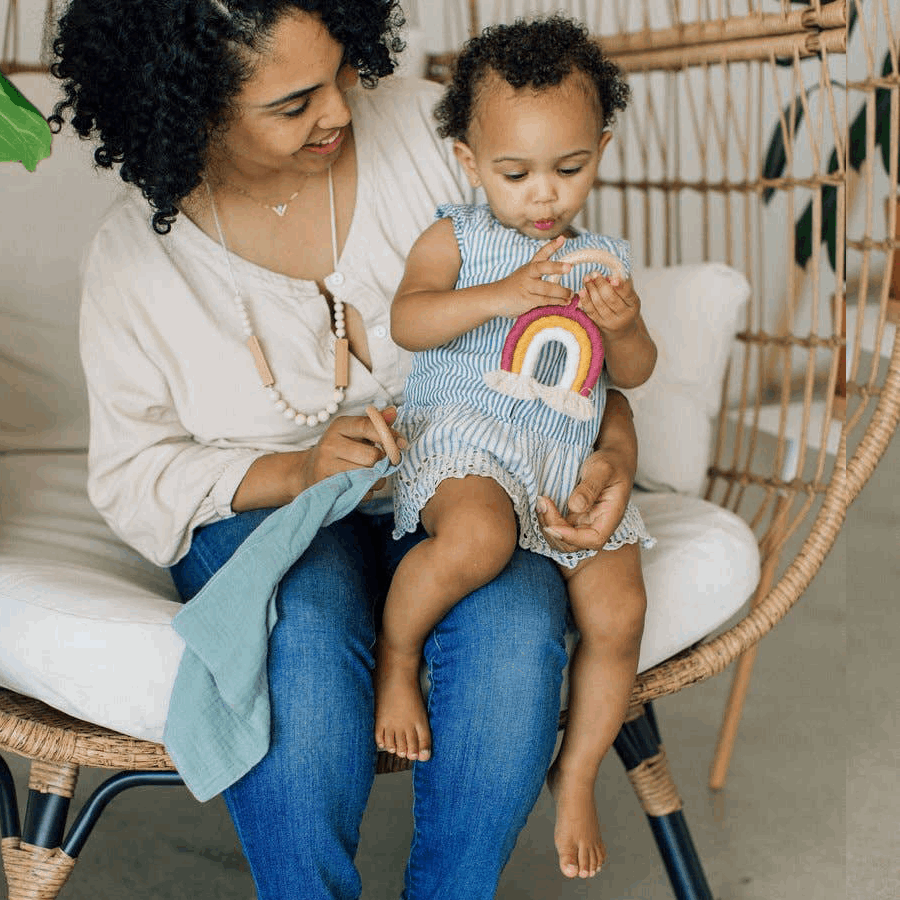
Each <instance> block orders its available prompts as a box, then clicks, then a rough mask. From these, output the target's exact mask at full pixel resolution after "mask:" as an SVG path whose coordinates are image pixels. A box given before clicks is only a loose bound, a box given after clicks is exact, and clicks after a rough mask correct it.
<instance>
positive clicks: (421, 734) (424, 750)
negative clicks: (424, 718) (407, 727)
mask: <svg viewBox="0 0 900 900" xmlns="http://www.w3.org/2000/svg"><path fill="white" fill-rule="evenodd" d="M416 732H417V734H418V739H419V759H420V760H421V761H422V762H426V761H427V760H429V759H431V731H430V729H423V728H422V727H420V726H419V727H417V728H416Z"/></svg>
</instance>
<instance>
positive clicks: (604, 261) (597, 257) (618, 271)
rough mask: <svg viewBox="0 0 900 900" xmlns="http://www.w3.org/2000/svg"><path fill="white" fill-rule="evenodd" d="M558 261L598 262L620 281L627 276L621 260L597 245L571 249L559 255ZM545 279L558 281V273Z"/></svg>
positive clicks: (574, 262)
mask: <svg viewBox="0 0 900 900" xmlns="http://www.w3.org/2000/svg"><path fill="white" fill-rule="evenodd" d="M558 262H567V263H572V265H575V264H576V263H590V262H593V263H599V264H600V265H601V266H606V268H607V269H609V270H610V272H612V273H613V275H618V276H619V278H621V279H622V281H625V280H626V279H627V277H628V276H627V275H626V274H625V266H624V264H623V263H622V260H621V259H619V257H618V256H616V255H615V254H614V253H610V252H609V251H608V250H601V249H600V248H599V247H584V248H583V249H581V250H573V251H572V252H571V253H567V254H566V255H565V256H561V257H560V258H559V260H558ZM547 281H553V282H558V281H559V275H548V276H547Z"/></svg>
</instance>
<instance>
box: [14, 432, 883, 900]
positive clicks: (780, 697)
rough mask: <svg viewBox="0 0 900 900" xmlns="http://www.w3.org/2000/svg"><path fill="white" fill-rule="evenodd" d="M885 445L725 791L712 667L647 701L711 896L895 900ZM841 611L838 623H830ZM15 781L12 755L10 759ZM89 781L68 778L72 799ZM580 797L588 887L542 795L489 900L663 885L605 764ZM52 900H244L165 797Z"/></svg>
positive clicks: (165, 791) (369, 858) (371, 842)
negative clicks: (590, 854)
mask: <svg viewBox="0 0 900 900" xmlns="http://www.w3.org/2000/svg"><path fill="white" fill-rule="evenodd" d="M898 498H900V441H896V440H895V441H894V444H893V446H892V447H890V448H889V450H888V454H887V456H886V458H885V459H884V460H883V461H882V463H881V465H880V467H879V468H878V470H877V471H876V473H875V475H874V477H873V479H872V480H871V481H870V483H869V485H868V486H867V488H866V489H865V491H864V492H863V494H862V496H861V497H860V498H859V500H858V501H857V503H856V504H855V505H854V506H853V508H852V509H851V511H850V514H849V517H848V522H847V526H846V527H845V528H844V530H843V532H842V536H841V537H840V539H839V542H838V544H837V546H836V547H835V548H834V549H833V551H832V552H831V554H830V556H829V557H828V559H827V560H826V563H825V565H824V567H823V568H822V570H821V571H820V572H819V574H818V575H817V577H816V579H815V581H814V582H813V584H812V586H811V587H810V589H809V590H808V592H807V593H806V595H805V596H804V598H803V599H802V600H801V602H800V603H799V605H798V606H796V607H795V609H794V610H793V611H792V612H791V613H790V615H789V616H788V617H787V619H786V620H785V621H784V622H783V623H782V624H781V625H780V626H779V627H778V628H776V629H775V631H774V632H773V633H772V634H771V635H770V636H768V637H767V638H766V639H765V640H764V641H763V642H762V644H761V647H760V652H759V657H758V661H757V665H756V669H755V673H754V677H753V684H752V690H751V694H750V697H749V701H748V704H747V707H746V710H745V714H744V718H743V721H742V724H741V730H740V737H739V743H738V747H737V752H736V754H735V757H734V760H733V763H732V766H731V771H730V775H729V779H728V784H727V786H726V789H725V790H724V791H723V792H721V793H718V794H716V795H713V794H711V793H710V792H709V790H708V789H707V787H706V770H707V767H708V765H709V761H710V758H711V753H712V748H713V744H714V742H715V737H716V731H717V727H718V722H719V719H720V715H721V710H722V706H723V702H724V696H725V693H726V691H727V689H728V685H729V682H730V677H729V675H728V674H726V675H723V676H720V677H718V678H715V679H712V680H711V681H708V682H705V683H703V684H701V685H697V686H695V687H693V688H690V689H687V690H685V691H682V692H681V693H679V694H677V695H675V696H672V697H668V698H665V699H663V700H662V701H660V702H659V703H658V704H657V715H658V717H659V720H660V726H661V729H662V733H663V737H664V739H665V742H666V748H667V752H668V755H669V759H670V763H671V767H672V770H673V772H674V775H675V779H676V782H677V783H678V785H679V788H680V791H681V794H682V796H683V799H684V804H685V811H686V816H687V819H688V823H689V825H690V827H691V830H692V832H693V836H694V840H695V842H696V845H697V847H698V850H699V853H700V856H701V859H702V861H703V864H704V867H705V870H706V873H707V877H708V879H709V882H710V885H711V886H712V889H713V892H714V895H715V897H716V898H717V900H726V898H728V900H799V898H803V900H806V898H816V900H844V898H853V900H856V898H859V900H888V898H890V900H894V898H896V897H900V875H898V866H897V862H896V861H897V859H898V858H900V839H898V828H897V824H898V815H897V812H896V810H897V801H898V799H900V790H898V787H900V774H898V773H900V767H898V765H897V763H898V759H897V756H898V751H897V748H898V746H900V727H898V717H897V692H896V686H897V684H898V683H900V661H898V660H900V657H898V656H897V654H896V653H895V652H894V648H893V646H892V645H893V644H894V643H895V640H894V638H893V635H895V634H896V633H897V632H898V626H900V605H897V604H896V602H895V601H896V596H897V587H896V586H897V585H898V584H900V554H898V545H900V504H898ZM848 613H849V615H848ZM10 763H11V764H12V765H13V767H14V774H15V775H16V778H17V781H18V782H20V783H23V782H24V778H25V767H24V764H23V763H22V762H21V760H18V759H16V758H14V757H13V758H10ZM101 778H102V776H100V775H99V774H97V773H90V772H88V773H85V774H84V775H83V776H82V780H81V782H80V784H79V788H78V793H77V797H76V804H78V802H79V801H80V800H83V798H84V797H86V796H87V794H88V793H89V792H90V791H91V790H92V789H93V788H94V787H95V786H96V784H97V783H98V782H99V781H100V780H101ZM409 791H410V779H409V775H408V774H400V775H386V776H382V777H380V778H378V779H377V780H376V785H375V788H374V790H373V793H372V798H371V802H370V804H369V809H368V813H367V816H366V819H365V821H364V823H363V832H362V844H361V847H360V851H359V857H358V864H359V868H360V871H361V873H362V877H363V883H364V885H365V888H364V892H363V898H364V900H396V898H397V897H398V896H399V893H400V888H401V883H402V872H403V865H404V861H405V857H406V851H407V848H408V846H409V839H410V834H411V824H410V798H409ZM597 796H598V801H599V803H600V806H601V810H602V819H603V821H604V822H605V838H606V842H607V846H608V849H609V863H608V865H607V866H606V868H605V869H604V871H603V873H602V875H601V876H599V877H597V878H596V879H594V880H592V881H590V882H580V881H576V882H566V881H565V880H564V879H563V878H562V876H560V875H559V873H558V870H557V867H556V856H555V852H554V849H553V843H552V828H553V819H552V807H551V803H550V801H549V797H548V795H547V794H546V792H545V793H544V794H543V795H542V796H541V798H540V800H539V801H538V804H537V806H536V807H535V810H534V812H533V814H532V816H531V818H530V820H529V822H528V825H527V826H526V828H525V830H524V832H523V833H522V835H521V837H520V839H519V842H518V845H517V847H516V850H515V853H514V855H513V858H512V860H511V862H510V864H509V866H508V867H507V869H506V871H505V873H504V876H503V880H502V882H501V885H500V889H499V892H498V894H497V897H498V900H550V898H554V900H555V898H559V900H568V898H584V897H595V898H601V897H602V898H604V900H663V898H671V897H672V896H673V895H672V892H671V888H670V887H669V884H668V881H667V879H666V875H665V872H664V870H663V866H662V863H661V861H660V858H659V855H658V853H657V851H656V847H655V844H654V843H653V840H652V837H651V834H650V831H649V828H648V827H647V824H646V820H645V818H644V815H643V813H642V811H641V810H640V808H639V806H638V804H637V801H636V800H635V798H634V796H633V794H632V792H631V788H630V786H629V784H628V782H627V779H626V778H625V777H624V775H623V772H622V769H621V766H620V764H619V761H618V759H617V758H616V757H615V756H614V755H611V757H610V758H608V759H607V760H606V761H605V762H604V765H603V767H602V769H601V773H600V778H599V780H598V785H597ZM60 897H61V900H98V898H100V900H104V898H125V897H127V898H130V900H149V898H154V900H252V898H253V897H254V890H253V884H252V879H251V877H250V874H249V872H248V870H247V867H246V864H245V863H244V861H243V858H242V856H241V854H240V852H239V851H238V849H237V846H236V841H235V837H234V832H233V829H232V826H231V824H230V820H229V818H228V816H227V813H226V811H225V807H224V804H223V803H222V802H221V801H220V800H218V799H217V800H214V801H212V802H210V803H208V804H206V805H203V806H201V805H199V804H197V803H196V802H195V801H193V800H192V798H191V797H190V796H189V795H188V793H187V792H186V791H185V790H184V789H181V788H143V789H136V790H132V791H130V792H127V793H126V794H124V795H123V796H121V797H120V798H118V799H117V800H116V801H115V802H114V803H113V804H112V805H111V806H110V808H109V809H108V810H107V812H106V813H105V815H104V817H103V818H102V819H101V821H100V824H99V825H98V827H97V830H96V831H95V833H94V834H93V836H92V837H91V839H90V841H89V842H88V844H87V846H86V847H85V850H84V852H83V854H82V856H81V858H80V860H79V862H78V865H77V866H76V869H75V872H74V874H73V876H72V878H71V879H70V881H69V883H68V884H67V885H66V887H65V888H63V890H62V892H61V894H60Z"/></svg>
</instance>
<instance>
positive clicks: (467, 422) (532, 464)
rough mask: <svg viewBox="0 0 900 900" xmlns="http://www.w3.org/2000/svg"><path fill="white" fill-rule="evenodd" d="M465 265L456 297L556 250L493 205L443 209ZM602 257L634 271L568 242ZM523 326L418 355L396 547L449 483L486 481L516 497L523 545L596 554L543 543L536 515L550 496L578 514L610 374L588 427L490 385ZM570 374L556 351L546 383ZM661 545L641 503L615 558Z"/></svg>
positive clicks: (405, 409) (573, 245)
mask: <svg viewBox="0 0 900 900" xmlns="http://www.w3.org/2000/svg"><path fill="white" fill-rule="evenodd" d="M447 216H449V217H450V218H451V220H452V222H453V228H454V232H455V234H456V239H457V241H458V243H459V249H460V254H461V256H462V266H461V268H460V272H459V278H458V280H457V283H456V287H457V288H458V289H459V288H465V287H470V286H472V285H476V284H486V283H490V282H494V281H498V280H499V279H501V278H505V277H506V276H507V275H509V274H510V273H511V272H513V271H515V270H516V269H518V268H519V267H521V266H523V265H525V263H527V262H528V261H529V260H530V259H531V258H532V257H533V256H534V254H535V253H536V252H537V250H538V248H539V247H541V246H542V245H543V243H545V242H544V241H542V240H539V239H533V238H529V237H527V236H525V235H523V234H520V233H519V232H518V231H516V230H515V229H511V228H507V227H506V226H504V225H501V224H500V223H499V222H498V221H497V220H496V219H495V218H494V216H493V215H492V213H491V211H490V209H489V208H488V207H487V206H486V205H485V206H464V205H449V204H448V205H443V206H440V207H439V208H438V211H437V217H438V218H443V217H447ZM585 247H598V248H600V249H603V250H606V251H609V252H612V253H614V254H615V255H616V256H618V257H619V258H620V259H621V260H622V261H623V262H624V263H625V264H626V267H627V269H628V271H629V272H630V271H631V251H630V247H629V245H628V243H627V242H626V241H622V240H616V239H613V238H608V237H603V236H601V235H596V234H590V233H582V234H579V235H578V236H577V237H575V238H571V239H569V240H567V241H566V243H565V245H564V246H563V252H564V253H570V252H573V251H575V250H580V249H583V248H585ZM598 268H599V269H601V270H602V268H603V267H602V266H598V265H597V264H596V263H590V264H579V265H575V266H573V267H572V270H571V272H569V273H568V274H567V275H565V276H563V279H562V282H563V284H565V285H566V286H567V287H570V288H572V289H573V290H577V289H579V288H580V287H581V284H582V280H583V278H584V276H585V275H586V274H588V272H590V271H595V270H597V269H598ZM514 322H515V319H512V318H508V317H504V316H498V317H497V318H495V319H492V320H491V321H489V322H486V323H485V324H483V325H480V326H479V327H477V328H475V329H473V330H472V331H469V332H467V333H466V334H463V335H461V336H460V337H458V338H455V339H454V340H452V341H450V342H449V343H447V344H444V345H442V346H440V347H435V348H432V349H429V350H425V351H422V352H419V353H416V354H414V356H413V362H412V369H411V372H410V375H409V378H408V380H407V383H406V399H405V402H404V404H403V406H402V407H401V408H400V413H399V416H398V418H397V423H396V425H395V426H394V427H395V428H397V430H398V431H400V432H401V433H402V434H403V435H404V436H405V437H406V439H407V440H408V441H409V448H408V449H407V450H406V451H405V452H404V454H403V459H402V461H401V463H400V468H399V469H398V471H397V473H396V475H395V482H394V515H395V529H394V537H395V538H399V537H400V536H401V535H403V534H404V533H406V532H411V531H414V530H415V529H416V527H417V526H418V524H419V515H420V512H421V510H422V507H423V506H424V505H425V503H427V502H428V500H429V499H430V497H431V496H432V494H433V493H434V491H435V488H436V487H437V486H438V484H440V483H441V482H442V481H443V480H444V479H445V478H463V477H465V476H466V475H482V476H488V477H490V478H493V479H494V480H495V481H496V482H497V483H498V484H500V485H501V486H502V487H503V489H504V490H505V491H506V493H507V494H509V496H510V499H511V500H512V503H513V507H514V509H515V512H516V516H517V518H518V522H519V544H520V545H521V546H522V547H523V548H525V549H526V550H532V551H534V552H536V553H540V554H542V555H544V556H548V557H550V558H551V559H553V560H555V561H556V562H557V563H559V564H561V565H564V566H567V567H573V566H574V565H575V564H576V563H577V562H578V561H579V560H581V559H583V558H585V557H587V556H591V555H593V553H594V552H596V551H590V550H579V551H575V552H572V553H562V552H560V551H558V550H554V549H553V548H552V547H551V546H550V545H549V544H548V543H547V541H546V539H545V538H544V536H543V533H542V532H541V528H540V524H539V522H538V518H537V513H536V511H535V501H536V499H537V497H538V496H539V495H543V496H546V497H550V498H551V499H552V500H553V502H554V503H555V504H556V506H557V508H558V509H559V510H560V511H561V512H562V513H563V515H565V514H566V501H567V499H568V497H569V494H570V493H571V492H572V489H573V488H574V487H575V485H576V484H577V483H578V479H579V475H580V471H581V464H582V462H583V461H584V459H585V458H586V457H587V456H588V455H589V454H590V452H591V450H592V449H593V445H594V442H595V440H596V438H597V434H598V432H599V430H600V421H601V419H602V418H603V410H604V407H605V405H606V390H607V383H608V382H607V376H606V370H605V368H604V370H603V372H602V374H601V376H600V379H599V381H598V382H597V384H596V386H595V387H594V389H593V391H592V392H591V395H590V400H591V401H592V404H591V413H592V414H591V415H590V417H589V418H585V419H578V418H573V417H572V416H569V415H566V414H565V413H563V412H558V411H557V410H556V409H554V408H552V407H551V406H549V405H547V404H546V403H544V402H543V400H541V399H540V398H527V399H523V398H519V397H512V396H507V395H506V394H503V393H500V392H498V391H496V390H494V389H493V388H491V387H489V386H488V384H487V383H486V382H485V378H484V376H485V374H486V373H488V372H494V371H496V370H498V369H499V368H500V363H501V355H502V352H503V345H504V343H505V341H506V337H507V335H508V334H509V331H510V328H511V327H512V326H513V323H514ZM565 365H566V350H565V348H564V347H563V345H562V344H561V343H559V342H555V341H554V342H549V343H547V344H546V345H545V346H544V348H543V350H542V351H541V353H540V356H539V357H538V360H537V363H536V365H535V368H534V377H535V379H537V380H538V381H540V382H543V383H545V384H555V383H556V381H557V379H558V378H559V376H560V374H561V373H562V371H563V368H564V367H565ZM636 542H640V543H641V544H642V545H643V546H645V547H649V546H652V545H653V543H654V541H653V539H652V538H651V537H650V536H649V535H648V534H647V531H646V529H645V527H644V523H643V521H642V519H641V515H640V513H639V512H638V510H637V508H636V507H635V506H634V505H633V504H632V503H631V502H629V504H628V507H627V509H626V511H625V515H624V516H623V518H622V521H621V522H620V523H619V526H618V528H617V529H616V531H615V532H614V534H613V535H612V537H611V538H610V540H609V542H608V543H607V544H606V546H605V547H604V549H607V550H613V549H616V548H617V547H620V546H622V545H623V544H626V543H636Z"/></svg>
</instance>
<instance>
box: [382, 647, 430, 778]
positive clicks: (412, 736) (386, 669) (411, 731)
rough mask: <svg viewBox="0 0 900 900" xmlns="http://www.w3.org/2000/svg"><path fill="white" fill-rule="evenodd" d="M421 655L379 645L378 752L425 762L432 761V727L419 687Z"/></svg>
mask: <svg viewBox="0 0 900 900" xmlns="http://www.w3.org/2000/svg"><path fill="white" fill-rule="evenodd" d="M419 663H420V658H419V654H418V653H416V654H404V653H400V652H397V651H395V650H392V649H391V648H389V647H387V646H386V645H385V644H384V642H383V641H379V642H378V650H377V661H376V664H375V743H376V745H377V746H378V749H379V750H387V751H388V753H396V754H397V756H400V757H402V758H404V759H418V760H421V761H422V762H425V761H426V760H428V759H430V758H431V728H429V726H428V715H427V713H426V712H425V704H424V702H423V701H422V689H421V688H420V686H419Z"/></svg>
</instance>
